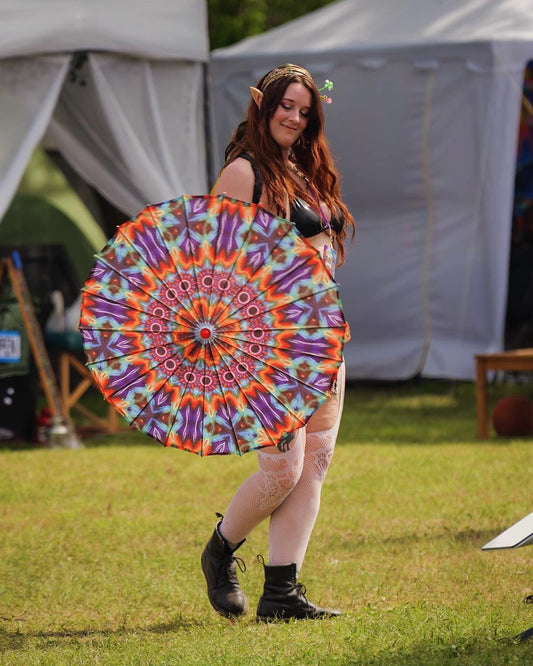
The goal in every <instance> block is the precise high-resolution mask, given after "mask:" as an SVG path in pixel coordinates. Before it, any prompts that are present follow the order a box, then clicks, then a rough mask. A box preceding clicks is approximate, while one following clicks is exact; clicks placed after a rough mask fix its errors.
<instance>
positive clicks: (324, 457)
mask: <svg viewBox="0 0 533 666" xmlns="http://www.w3.org/2000/svg"><path fill="white" fill-rule="evenodd" d="M338 385H339V390H338V395H337V396H336V398H337V399H336V405H337V406H336V410H335V412H336V413H333V414H332V410H331V405H329V406H325V409H324V410H323V412H322V414H326V415H327V416H326V418H325V419H322V417H321V415H319V412H317V416H318V417H319V418H318V419H316V420H315V421H314V423H315V424H316V425H318V427H320V426H323V425H326V424H328V422H329V424H330V427H329V428H327V429H322V430H319V431H316V432H307V433H306V438H305V457H304V464H303V470H302V474H301V476H300V479H299V481H298V483H297V485H296V486H295V487H294V489H293V490H292V491H291V493H290V494H289V495H288V496H287V498H286V499H285V500H284V501H283V503H282V504H281V505H280V506H279V507H278V508H277V509H276V510H275V511H274V512H273V513H272V516H271V518H270V554H269V560H270V565H272V566H279V565H284V564H291V563H296V568H297V571H299V570H300V568H301V566H302V562H303V560H304V557H305V552H306V550H307V545H308V543H309V539H310V537H311V532H312V531H313V527H314V524H315V520H316V517H317V515H318V510H319V508H320V494H321V490H322V484H323V482H324V479H325V477H326V473H327V471H328V467H329V464H330V462H331V459H332V457H333V451H334V449H335V441H336V439H337V433H338V430H339V425H340V419H341V414H342V406H343V400H344V366H342V367H341V370H340V371H339V382H338ZM319 411H320V410H319ZM309 425H312V422H311V421H310V422H309ZM309 425H308V427H309Z"/></svg>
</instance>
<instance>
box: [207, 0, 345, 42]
mask: <svg viewBox="0 0 533 666" xmlns="http://www.w3.org/2000/svg"><path fill="white" fill-rule="evenodd" d="M332 1H333V0H208V2H207V6H208V13H209V39H210V46H211V49H217V48H221V47H223V46H229V45H230V44H234V43H235V42H239V41H240V40H241V39H244V38H245V37H250V36H251V35H258V34H260V33H262V32H265V31H266V30H270V29H271V28H275V27H276V26H278V25H281V24H282V23H285V22H286V21H291V20H292V19H295V18H297V17H298V16H303V15H304V14H308V13H309V12H312V11H313V10H315V9H318V8H319V7H324V6H325V5H328V4H330V3H331V2H332Z"/></svg>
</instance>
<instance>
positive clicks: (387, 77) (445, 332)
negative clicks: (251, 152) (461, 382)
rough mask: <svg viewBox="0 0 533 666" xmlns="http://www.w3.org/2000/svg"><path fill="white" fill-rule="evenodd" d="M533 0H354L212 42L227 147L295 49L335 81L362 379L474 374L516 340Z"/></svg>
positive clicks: (333, 119) (348, 275) (355, 363)
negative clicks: (518, 181)
mask: <svg viewBox="0 0 533 666" xmlns="http://www.w3.org/2000/svg"><path fill="white" fill-rule="evenodd" d="M530 59H533V0H499V1H498V2H492V1H490V0H402V1H401V2H399V1H398V0H343V1H341V2H336V3H333V4H331V5H328V6H326V7H324V8H323V9H321V10H318V11H316V12H313V13H311V14H309V15H307V16H304V17H302V18H300V19H297V20H295V21H292V22H290V23H288V24H285V25H283V26H280V27H279V28H276V29H274V30H272V31H270V32H268V33H265V34H263V35H259V36H258V37H253V38H250V39H246V40H244V41H242V42H240V43H239V44H236V45H234V46H232V47H229V48H227V49H219V50H217V51H215V52H214V53H213V54H212V63H211V85H212V97H213V103H212V108H213V109H214V112H213V115H212V119H211V124H212V134H213V138H214V140H213V151H214V159H215V160H216V164H217V165H218V166H220V160H221V157H222V155H223V148H224V146H225V144H226V143H227V141H228V140H229V138H230V134H231V131H232V129H233V127H234V126H235V125H236V124H237V123H238V121H239V120H240V119H241V118H242V116H243V113H244V110H245V108H246V105H247V103H248V86H249V85H250V84H253V83H255V82H256V81H257V80H258V78H259V77H260V76H261V75H262V74H263V73H264V72H265V71H267V70H268V69H269V68H270V67H272V66H274V65H277V64H281V63H283V62H296V63H298V64H302V65H304V66H306V67H307V68H308V69H309V70H310V71H311V72H312V74H313V76H314V77H315V79H316V80H317V82H321V81H323V80H324V79H325V78H328V79H331V80H332V81H334V84H335V87H334V90H333V91H332V92H331V93H330V95H331V97H332V98H333V103H332V104H331V106H327V107H326V108H325V114H326V119H327V120H326V122H327V134H328V138H329V141H330V144H331V147H332V150H333V153H334V155H335V157H336V158H337V163H338V165H339V168H340V171H341V174H342V178H343V196H344V199H345V201H346V202H347V204H348V206H349V207H350V209H351V210H352V212H353V214H354V216H355V218H356V222H357V233H356V239H355V243H354V245H353V247H352V249H351V251H350V253H349V255H348V259H347V262H346V264H345V266H343V267H342V268H341V269H340V270H339V272H338V279H339V281H340V283H341V294H342V297H343V302H344V306H345V312H346V315H347V318H348V320H349V322H350V324H351V327H352V335H353V339H352V341H351V342H350V343H349V344H348V345H347V347H346V363H347V373H348V377H350V378H381V379H401V378H407V377H410V376H414V375H416V374H418V373H421V374H422V375H424V376H428V377H450V378H458V379H468V378H472V377H473V376H474V368H475V364H474V355H475V354H476V353H485V352H491V351H497V350H500V349H501V348H502V346H503V333H504V320H505V306H506V296H507V273H508V261H509V240H510V229H511V213H512V200H513V191H514V168H515V158H516V146H517V131H518V120H519V111H520V105H521V94H522V83H523V73H524V68H525V66H526V64H527V62H528V60H530Z"/></svg>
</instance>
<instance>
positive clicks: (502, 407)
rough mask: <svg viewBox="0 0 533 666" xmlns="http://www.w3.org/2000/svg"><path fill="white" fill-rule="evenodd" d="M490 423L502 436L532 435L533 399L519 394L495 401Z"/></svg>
mask: <svg viewBox="0 0 533 666" xmlns="http://www.w3.org/2000/svg"><path fill="white" fill-rule="evenodd" d="M492 425H493V426H494V430H495V431H496V432H497V434H498V435H501V436H502V437H527V436H528V435H533V401H531V400H528V399H527V398H524V397H522V396H520V395H509V396H507V397H505V398H502V399H501V400H499V401H498V402H497V403H496V406H495V407H494V410H493V412H492Z"/></svg>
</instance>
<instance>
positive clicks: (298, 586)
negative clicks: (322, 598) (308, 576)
mask: <svg viewBox="0 0 533 666" xmlns="http://www.w3.org/2000/svg"><path fill="white" fill-rule="evenodd" d="M296 589H297V590H298V596H302V597H303V598H304V599H305V602H306V603H307V604H308V603H309V600H308V599H307V597H306V596H305V595H306V594H307V588H306V587H305V585H304V584H303V583H296Z"/></svg>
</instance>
